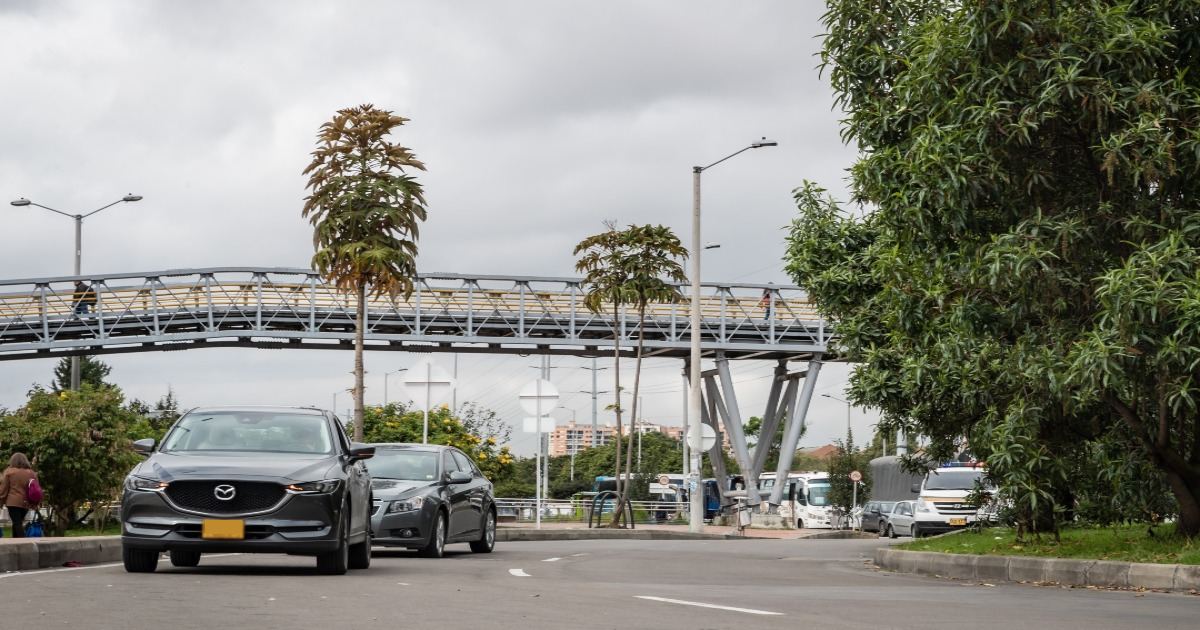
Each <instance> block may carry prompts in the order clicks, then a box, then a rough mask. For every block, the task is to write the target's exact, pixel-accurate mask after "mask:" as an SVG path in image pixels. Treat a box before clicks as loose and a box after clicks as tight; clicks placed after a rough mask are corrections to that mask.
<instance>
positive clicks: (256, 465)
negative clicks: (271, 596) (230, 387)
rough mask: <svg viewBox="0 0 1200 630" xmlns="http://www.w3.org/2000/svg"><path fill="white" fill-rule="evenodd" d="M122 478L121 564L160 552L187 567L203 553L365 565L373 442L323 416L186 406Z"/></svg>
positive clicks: (151, 564)
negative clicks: (358, 439) (359, 440)
mask: <svg viewBox="0 0 1200 630" xmlns="http://www.w3.org/2000/svg"><path fill="white" fill-rule="evenodd" d="M134 448H135V450H137V451H138V452H139V453H142V454H143V455H145V456H146V460H145V461H143V462H142V463H140V464H138V465H137V466H136V467H134V469H133V471H132V472H130V474H129V476H128V477H126V478H125V489H124V493H123V494H122V498H121V521H122V523H121V552H122V558H123V560H124V564H125V570H126V571H129V572H133V573H149V572H152V571H154V570H155V568H157V566H158V560H159V554H160V553H162V552H164V551H166V552H169V553H170V557H171V564H173V565H175V566H177V567H194V566H196V565H197V564H199V563H200V556H201V554H203V553H209V552H236V553H287V554H293V555H311V556H316V559H317V569H318V570H319V571H320V572H321V573H326V574H343V573H345V572H346V570H347V569H365V568H367V567H369V566H370V564H371V540H370V529H369V528H370V523H371V518H370V517H371V478H370V475H369V474H368V473H367V470H366V468H365V467H364V466H363V463H362V462H363V460H365V459H368V458H370V457H371V456H372V455H373V454H374V453H375V449H374V448H373V447H370V446H366V445H362V444H355V443H352V442H350V440H349V438H347V437H346V432H345V430H344V429H343V428H342V424H341V422H340V421H338V419H337V418H336V417H335V416H334V415H333V414H332V413H330V412H327V411H321V410H319V409H312V408H292V407H207V408H200V409H193V410H191V411H189V412H187V413H186V414H184V416H183V417H181V418H180V419H179V420H177V421H176V422H175V423H174V425H172V427H171V429H170V430H169V431H168V432H167V434H166V436H165V437H164V438H163V441H162V444H161V445H159V446H157V448H156V447H155V444H154V440H149V439H147V440H139V441H137V442H135V443H134Z"/></svg>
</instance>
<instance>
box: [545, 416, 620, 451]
mask: <svg viewBox="0 0 1200 630" xmlns="http://www.w3.org/2000/svg"><path fill="white" fill-rule="evenodd" d="M616 434H617V430H616V429H615V428H614V427H612V426H610V425H604V424H602V425H600V426H599V427H597V430H596V433H595V434H594V435H593V433H592V425H591V423H588V424H576V423H575V421H574V420H572V421H570V422H568V423H566V424H563V425H559V426H556V427H554V431H552V432H551V433H550V456H551V457H559V456H561V455H570V454H572V453H578V452H579V451H582V450H584V449H588V448H592V447H593V446H604V445H605V444H608V443H609V442H611V441H612V440H613V436H614V435H616Z"/></svg>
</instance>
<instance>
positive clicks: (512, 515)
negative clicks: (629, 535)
mask: <svg viewBox="0 0 1200 630" xmlns="http://www.w3.org/2000/svg"><path fill="white" fill-rule="evenodd" d="M629 507H630V509H631V510H632V513H633V522H634V523H637V524H642V525H650V524H665V523H681V524H685V525H686V524H687V521H688V505H687V504H686V503H677V502H674V501H629ZM614 509H616V500H615V499H607V500H604V501H603V503H602V504H601V506H600V510H599V514H595V513H593V511H592V497H587V498H585V499H542V522H543V523H581V524H587V523H588V521H589V517H591V518H596V517H602V516H611V515H612V513H613V510H614ZM496 516H497V518H498V519H499V520H500V521H501V522H509V523H532V522H534V521H535V520H536V516H537V501H536V500H535V499H514V498H499V497H497V498H496Z"/></svg>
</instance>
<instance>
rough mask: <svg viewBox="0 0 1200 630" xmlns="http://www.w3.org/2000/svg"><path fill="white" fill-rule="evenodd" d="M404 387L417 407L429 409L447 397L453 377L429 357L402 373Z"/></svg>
mask: <svg viewBox="0 0 1200 630" xmlns="http://www.w3.org/2000/svg"><path fill="white" fill-rule="evenodd" d="M404 389H405V391H406V392H408V396H409V398H411V399H412V401H413V404H414V405H415V406H416V408H417V409H420V410H421V411H429V410H431V409H433V408H434V407H435V406H437V405H438V404H439V403H442V402H445V399H446V398H448V397H449V395H450V393H451V392H452V391H453V390H454V379H452V378H450V375H448V374H446V373H445V372H444V371H442V369H441V368H439V367H438V366H436V365H434V364H433V363H432V362H430V361H429V359H422V360H420V361H418V362H417V364H416V365H414V366H412V367H410V368H408V371H407V372H405V373H404Z"/></svg>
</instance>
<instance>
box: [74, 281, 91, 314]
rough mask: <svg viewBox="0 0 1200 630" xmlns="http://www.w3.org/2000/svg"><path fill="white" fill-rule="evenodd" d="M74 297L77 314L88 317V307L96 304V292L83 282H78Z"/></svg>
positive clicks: (76, 282)
mask: <svg viewBox="0 0 1200 630" xmlns="http://www.w3.org/2000/svg"><path fill="white" fill-rule="evenodd" d="M72 297H74V298H75V314H76V315H86V314H87V312H88V307H89V306H91V305H92V304H95V303H96V290H95V289H93V288H92V287H90V286H88V285H87V283H86V282H84V281H83V280H76V281H75V293H74V295H73V296H72Z"/></svg>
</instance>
